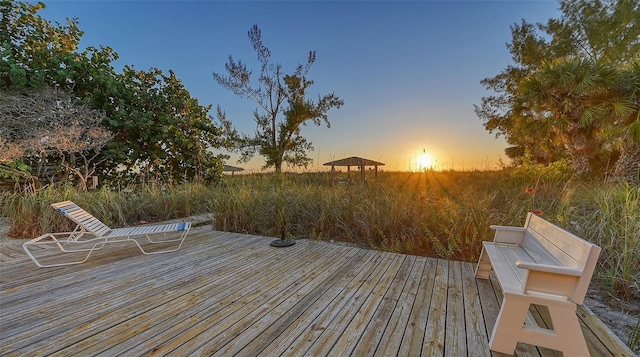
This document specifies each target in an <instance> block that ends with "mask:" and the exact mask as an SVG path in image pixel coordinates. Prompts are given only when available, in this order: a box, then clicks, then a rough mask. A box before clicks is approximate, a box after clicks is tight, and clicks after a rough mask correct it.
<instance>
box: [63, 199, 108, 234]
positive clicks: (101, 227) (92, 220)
mask: <svg viewBox="0 0 640 357" xmlns="http://www.w3.org/2000/svg"><path fill="white" fill-rule="evenodd" d="M51 207H53V208H54V209H55V210H56V211H58V212H60V213H62V214H63V215H64V216H65V217H67V218H69V219H70V220H72V221H73V222H75V223H76V224H78V225H79V226H80V227H82V228H83V229H84V230H86V231H88V232H91V233H93V234H95V235H96V236H97V237H102V236H103V235H105V234H107V233H109V232H111V228H109V226H107V225H106V224H104V223H102V222H101V221H100V220H99V219H97V218H96V217H94V216H93V215H91V214H90V213H89V212H87V211H85V210H84V209H82V208H80V206H78V205H76V204H75V203H73V202H71V201H64V202H58V203H52V204H51Z"/></svg>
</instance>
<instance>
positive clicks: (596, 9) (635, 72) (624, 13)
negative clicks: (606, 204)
mask: <svg viewBox="0 0 640 357" xmlns="http://www.w3.org/2000/svg"><path fill="white" fill-rule="evenodd" d="M560 10H561V11H562V17H561V18H560V19H550V20H549V21H548V22H547V23H546V24H542V23H538V24H536V25H534V24H531V23H528V22H526V21H524V20H523V21H522V23H520V24H514V25H513V26H512V27H511V32H512V41H511V43H509V44H508V49H509V51H510V52H511V54H512V58H513V62H514V63H513V64H512V65H509V66H508V67H507V68H506V69H505V70H503V71H502V72H501V73H499V74H498V75H496V76H495V77H492V78H486V79H484V80H483V81H482V83H483V85H484V86H485V87H486V88H487V89H489V90H491V91H493V92H494V93H495V94H494V95H491V96H487V97H484V98H482V104H481V105H480V106H476V113H477V115H478V117H479V118H480V119H481V120H482V121H483V122H484V125H485V128H486V129H487V130H489V131H491V132H495V133H496V134H497V135H504V136H505V138H506V139H507V141H508V142H509V143H510V144H512V145H513V146H512V147H510V148H508V149H507V151H506V153H507V155H508V156H510V157H512V158H515V159H516V160H520V159H522V158H524V157H527V158H529V159H532V160H535V161H537V162H540V163H550V162H554V161H557V160H560V159H565V158H568V159H570V160H572V164H573V166H574V169H575V171H576V173H577V174H579V175H583V176H595V177H603V176H604V175H607V174H615V175H618V176H621V177H623V178H625V179H627V180H629V181H631V182H635V183H640V179H639V178H638V174H639V173H638V167H637V164H638V163H637V162H635V161H636V160H638V159H637V158H638V157H640V156H639V154H640V3H638V2H636V1H632V0H579V1H574V0H561V1H560ZM629 161H632V162H629ZM616 163H617V166H616ZM614 167H616V168H617V172H616V170H614ZM625 170H626V171H632V172H625ZM634 170H635V171H634Z"/></svg>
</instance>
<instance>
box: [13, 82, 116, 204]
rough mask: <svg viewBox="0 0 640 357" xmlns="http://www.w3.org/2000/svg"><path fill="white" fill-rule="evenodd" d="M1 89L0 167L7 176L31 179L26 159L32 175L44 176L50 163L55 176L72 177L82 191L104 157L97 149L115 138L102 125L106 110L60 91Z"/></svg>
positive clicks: (61, 177)
mask: <svg viewBox="0 0 640 357" xmlns="http://www.w3.org/2000/svg"><path fill="white" fill-rule="evenodd" d="M0 93H1V94H2V96H1V98H0V127H2V128H3V131H2V134H0V136H1V137H0V166H2V169H3V170H2V171H3V172H5V175H7V176H12V177H14V178H17V177H16V176H21V177H25V178H29V177H31V176H30V175H31V173H29V172H27V170H25V169H24V168H25V167H24V165H25V164H29V167H28V168H30V169H32V170H30V171H32V173H33V176H34V177H40V178H43V177H44V176H45V175H50V173H49V172H48V170H47V169H48V168H49V167H54V168H57V169H56V170H55V171H54V172H55V175H56V176H59V179H63V180H64V179H66V178H68V177H70V176H75V177H76V178H77V180H76V182H77V183H78V187H79V188H80V190H82V191H86V189H87V180H88V179H89V177H91V176H92V175H93V174H94V173H95V170H96V167H97V165H98V164H100V162H101V161H102V160H104V158H99V156H100V152H101V149H102V148H103V147H104V145H106V144H107V143H108V142H109V141H110V140H111V139H112V138H113V135H112V134H111V132H110V131H109V130H107V129H105V128H104V127H103V126H102V125H101V123H102V119H103V118H104V113H103V112H101V111H98V110H95V109H91V108H90V107H89V106H88V105H86V104H83V103H79V102H78V100H77V99H76V98H75V97H74V96H73V95H70V94H69V93H66V92H63V91H61V90H54V89H48V88H47V89H39V90H30V91H23V92H16V93H14V92H5V91H0ZM21 167H22V168H23V169H21ZM48 180H49V181H53V180H54V179H53V178H51V177H48Z"/></svg>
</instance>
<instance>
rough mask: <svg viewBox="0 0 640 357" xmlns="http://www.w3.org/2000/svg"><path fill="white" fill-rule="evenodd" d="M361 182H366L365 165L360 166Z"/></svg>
mask: <svg viewBox="0 0 640 357" xmlns="http://www.w3.org/2000/svg"><path fill="white" fill-rule="evenodd" d="M360 180H362V181H364V163H362V164H360Z"/></svg>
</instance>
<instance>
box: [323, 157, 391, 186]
mask: <svg viewBox="0 0 640 357" xmlns="http://www.w3.org/2000/svg"><path fill="white" fill-rule="evenodd" d="M324 166H331V177H332V181H333V175H334V174H335V172H336V170H335V167H336V166H346V167H347V177H348V176H349V173H350V172H351V166H357V167H359V168H360V178H361V179H362V181H364V174H365V171H364V168H365V166H374V167H375V169H374V172H375V177H376V178H378V166H384V164H383V163H382V162H378V161H373V160H369V159H364V158H362V157H357V156H352V157H348V158H346V159H340V160H335V161H331V162H327V163H325V164H324Z"/></svg>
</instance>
